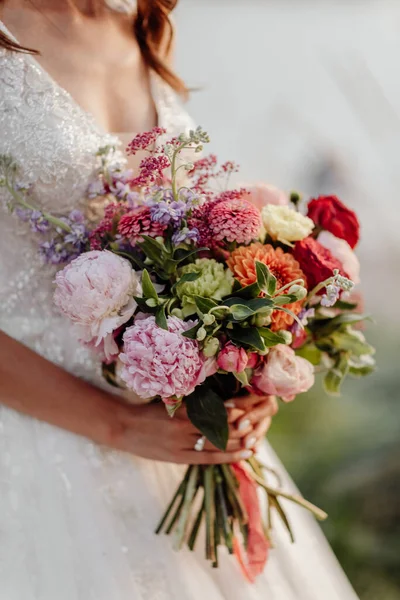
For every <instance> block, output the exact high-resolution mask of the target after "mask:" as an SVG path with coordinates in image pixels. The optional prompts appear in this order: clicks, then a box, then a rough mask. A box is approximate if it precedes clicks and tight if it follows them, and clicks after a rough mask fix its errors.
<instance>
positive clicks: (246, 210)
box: [208, 198, 262, 244]
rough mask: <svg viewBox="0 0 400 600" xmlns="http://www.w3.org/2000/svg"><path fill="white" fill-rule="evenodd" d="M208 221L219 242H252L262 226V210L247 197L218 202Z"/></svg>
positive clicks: (214, 237)
mask: <svg viewBox="0 0 400 600" xmlns="http://www.w3.org/2000/svg"><path fill="white" fill-rule="evenodd" d="M208 221H209V229H210V233H211V236H212V238H213V239H214V240H215V241H217V242H222V241H227V242H238V243H239V244H250V242H252V241H253V240H254V239H256V238H258V236H259V234H260V231H261V227H262V222H261V215H260V211H259V210H258V209H257V208H256V207H255V206H254V205H253V204H252V203H251V202H249V201H248V200H246V198H233V199H227V200H223V201H222V202H217V203H216V204H215V206H213V207H212V209H211V211H210V214H209V216H208Z"/></svg>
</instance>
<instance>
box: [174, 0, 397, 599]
mask: <svg viewBox="0 0 400 600" xmlns="http://www.w3.org/2000/svg"><path fill="white" fill-rule="evenodd" d="M176 21H177V29H178V40H177V48H176V61H177V68H178V71H179V73H180V74H181V75H182V76H183V77H184V79H185V81H186V82H187V84H188V85H189V86H190V87H192V88H195V89H196V91H194V92H193V93H192V96H191V99H190V102H189V109H190V111H191V113H192V114H193V116H194V118H195V119H196V121H197V123H198V124H201V125H202V126H203V127H204V128H205V129H207V130H208V131H209V132H210V133H211V135H212V144H211V147H210V150H212V151H213V152H215V153H217V154H218V155H219V157H220V159H222V160H227V159H232V160H235V161H237V162H239V163H240V165H241V178H242V181H249V180H251V181H255V180H260V181H265V182H269V183H273V184H275V185H277V186H278V187H281V188H283V189H285V190H288V191H289V190H292V189H296V190H299V191H301V192H303V193H304V195H305V197H308V196H311V195H314V194H321V193H335V194H337V195H338V196H340V197H341V198H342V200H343V201H344V202H345V203H346V204H348V205H349V206H351V207H352V208H354V209H355V210H356V211H357V213H358V215H359V217H360V219H361V223H362V242H361V244H360V246H359V250H358V254H359V257H360V259H361V263H362V280H363V282H362V290H363V293H364V296H365V305H366V311H367V312H369V313H372V314H373V315H374V317H375V324H373V325H370V326H369V327H368V331H367V335H368V338H369V340H370V341H371V343H373V344H375V346H376V348H377V361H378V370H377V372H376V374H374V375H373V376H370V377H369V378H366V379H363V380H360V381H354V380H353V381H347V382H346V384H345V387H344V391H343V395H342V397H341V398H329V397H327V396H326V395H325V394H324V392H323V390H322V387H321V385H320V384H319V385H317V386H315V389H314V390H313V392H312V393H311V394H308V395H304V396H302V397H299V398H298V399H297V400H296V402H294V403H292V404H290V405H287V406H282V407H281V410H280V413H279V415H278V416H277V417H276V418H275V423H274V425H273V428H272V431H271V433H270V435H269V439H270V441H271V443H272V445H273V446H274V448H275V449H276V450H277V452H278V454H279V456H280V457H281V459H282V460H283V462H284V463H285V465H286V467H287V469H288V470H289V472H290V473H291V475H292V476H293V478H294V479H295V481H296V483H297V485H298V486H299V487H300V489H301V491H302V492H303V494H304V495H305V496H306V497H308V498H309V499H310V500H312V501H313V502H315V503H316V504H318V505H319V506H321V507H322V508H324V509H325V510H326V511H327V512H328V513H329V515H330V519H329V520H328V521H327V523H326V524H324V530H325V533H326V535H327V536H328V538H329V540H330V543H331V544H332V546H333V548H334V551H335V552H336V554H337V556H338V558H339V560H340V562H341V563H342V565H343V567H344V569H345V571H346V572H347V574H348V576H349V578H350V579H351V581H352V583H353V585H354V587H355V588H356V590H357V592H358V594H359V595H360V598H361V599H362V600H377V599H379V600H399V599H400V501H399V495H400V494H399V492H400V437H399V431H400V406H399V404H400V393H399V388H400V361H399V356H400V342H399V338H400V319H399V309H398V305H397V297H398V295H399V292H400V278H399V276H398V271H399V264H400V241H399V231H400V216H399V215H400V211H399V200H400V68H399V63H400V2H399V1H398V0H342V1H340V0H181V1H180V4H179V8H178V10H177V13H176Z"/></svg>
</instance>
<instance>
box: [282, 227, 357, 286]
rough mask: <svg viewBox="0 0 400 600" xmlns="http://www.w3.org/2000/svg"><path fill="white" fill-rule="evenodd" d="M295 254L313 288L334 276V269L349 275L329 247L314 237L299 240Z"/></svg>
mask: <svg viewBox="0 0 400 600" xmlns="http://www.w3.org/2000/svg"><path fill="white" fill-rule="evenodd" d="M293 255H294V257H295V259H296V260H297V261H298V262H299V263H300V267H301V270H302V271H303V273H304V274H305V276H306V277H307V283H308V286H309V289H310V290H311V289H312V288H314V287H315V286H316V285H318V284H319V283H321V281H325V279H328V278H329V277H332V276H333V271H334V270H335V269H338V271H339V272H340V274H341V275H344V276H345V277H347V274H346V273H345V271H344V269H343V266H342V264H341V263H340V262H339V261H338V259H337V258H335V257H334V256H333V254H332V253H331V252H330V250H328V249H327V248H324V246H323V245H322V244H320V243H319V242H318V241H317V240H315V239H314V238H312V237H308V238H305V239H304V240H302V241H301V242H297V244H296V245H295V247H294V250H293Z"/></svg>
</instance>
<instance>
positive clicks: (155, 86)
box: [0, 19, 163, 138]
mask: <svg viewBox="0 0 400 600" xmlns="http://www.w3.org/2000/svg"><path fill="white" fill-rule="evenodd" d="M0 29H3V31H4V33H5V34H6V35H8V36H9V37H10V38H11V39H12V40H13V41H14V42H15V43H17V44H19V41H18V39H17V38H16V36H15V35H14V34H13V33H12V32H11V31H10V30H9V29H8V27H7V26H6V25H5V23H4V22H3V21H2V20H1V19H0ZM23 56H24V58H26V59H27V60H29V61H30V62H31V64H33V65H34V66H35V67H36V69H37V70H38V71H39V72H40V74H41V75H42V76H43V77H45V78H46V79H47V80H48V82H49V83H50V84H51V86H52V87H53V88H54V89H55V90H57V91H58V92H59V93H61V94H63V95H64V96H65V97H66V98H68V100H69V102H70V103H71V104H72V105H73V106H74V107H75V108H76V109H77V110H79V112H81V113H82V114H83V115H84V116H85V117H86V118H87V119H88V120H89V121H90V123H91V124H92V126H93V127H94V128H95V129H96V130H97V132H98V133H99V134H100V135H103V136H107V137H112V138H118V137H119V136H121V135H124V134H126V133H127V132H125V131H121V132H115V131H106V129H105V128H104V127H103V126H102V125H100V123H99V121H98V120H97V119H96V117H95V116H94V115H93V113H91V112H90V111H89V110H87V109H86V108H84V107H83V106H82V105H81V104H80V103H79V102H78V101H77V100H75V98H74V97H73V95H72V94H71V93H70V92H69V91H68V90H67V89H65V88H64V87H63V86H62V85H61V84H60V83H58V82H57V81H56V79H54V77H53V76H52V75H50V73H49V72H48V71H46V69H45V68H44V67H43V66H42V65H41V64H40V62H39V61H38V60H36V58H35V56H34V55H33V54H29V53H25V54H24V55H23ZM149 77H150V95H151V99H152V102H153V104H154V107H155V110H156V122H157V124H156V126H157V127H162V126H163V124H162V118H161V117H162V115H161V111H160V102H159V97H160V89H159V86H160V81H159V78H158V76H157V74H156V73H155V72H154V71H152V70H151V69H150V70H149ZM135 135H136V134H135Z"/></svg>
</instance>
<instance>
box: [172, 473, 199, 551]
mask: <svg viewBox="0 0 400 600" xmlns="http://www.w3.org/2000/svg"><path fill="white" fill-rule="evenodd" d="M198 478H199V465H194V466H192V468H191V471H190V476H189V481H188V483H187V486H186V490H185V495H184V497H183V507H182V511H181V514H180V518H179V522H178V526H177V528H176V540H175V544H174V549H175V550H180V549H181V548H182V545H183V541H184V539H185V533H186V527H187V522H188V520H189V516H190V509H191V508H192V504H193V499H194V497H195V495H196V493H197V490H198V489H199V487H198Z"/></svg>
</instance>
